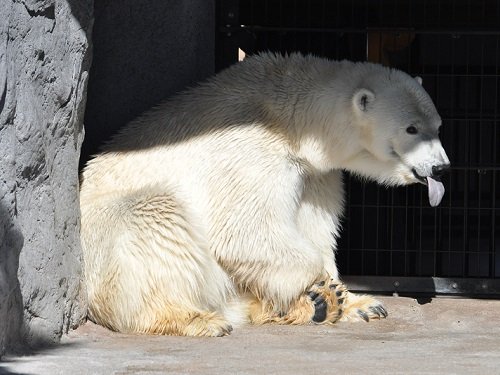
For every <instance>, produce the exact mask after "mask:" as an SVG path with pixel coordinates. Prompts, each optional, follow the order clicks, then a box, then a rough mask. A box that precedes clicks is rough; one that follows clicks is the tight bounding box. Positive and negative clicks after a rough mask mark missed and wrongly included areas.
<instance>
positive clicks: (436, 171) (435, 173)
mask: <svg viewBox="0 0 500 375" xmlns="http://www.w3.org/2000/svg"><path fill="white" fill-rule="evenodd" d="M449 170H450V164H441V165H434V166H433V167H432V177H441V176H442V175H443V174H444V173H446V172H448V171H449Z"/></svg>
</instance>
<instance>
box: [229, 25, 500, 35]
mask: <svg viewBox="0 0 500 375" xmlns="http://www.w3.org/2000/svg"><path fill="white" fill-rule="evenodd" d="M240 29H245V30H250V31H253V32H263V31H268V32H280V33H286V32H295V33H300V32H304V33H341V34H366V33H368V32H370V31H377V32H388V33H398V32H400V33H403V32H404V33H408V32H410V33H415V34H420V35H454V36H465V35H479V36H497V35H500V30H496V29H495V30H477V29H476V30H466V29H454V30H450V29H443V30H440V29H414V28H385V27H367V28H364V29H363V28H347V27H343V28H320V27H290V26H286V27H279V26H258V25H240V26H227V27H226V26H222V27H221V29H220V31H221V32H228V31H229V32H235V31H238V30H240Z"/></svg>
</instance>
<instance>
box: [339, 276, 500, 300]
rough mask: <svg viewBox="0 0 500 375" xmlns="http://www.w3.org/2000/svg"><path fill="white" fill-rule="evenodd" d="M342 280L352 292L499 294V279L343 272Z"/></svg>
mask: <svg viewBox="0 0 500 375" xmlns="http://www.w3.org/2000/svg"><path fill="white" fill-rule="evenodd" d="M342 280H343V282H344V283H345V284H346V285H347V287H348V288H349V290H351V291H353V292H371V293H374V292H375V293H377V292H378V293H398V294H405V293H407V294H411V293H424V294H431V295H439V294H445V295H463V296H490V297H499V296H500V279H484V278H478V279H473V278H444V277H394V276H345V277H342Z"/></svg>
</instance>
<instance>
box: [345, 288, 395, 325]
mask: <svg viewBox="0 0 500 375" xmlns="http://www.w3.org/2000/svg"><path fill="white" fill-rule="evenodd" d="M387 315H388V313H387V310H386V309H385V307H384V306H383V305H382V303H381V302H379V301H377V300H376V299H375V298H373V297H370V296H366V295H360V296H359V295H356V294H353V293H350V292H349V293H347V298H346V301H345V303H344V313H343V314H342V319H341V320H342V321H361V320H364V321H365V322H369V321H370V320H372V319H383V318H386V317H387Z"/></svg>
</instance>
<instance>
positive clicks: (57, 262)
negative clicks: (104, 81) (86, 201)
mask: <svg viewBox="0 0 500 375" xmlns="http://www.w3.org/2000/svg"><path fill="white" fill-rule="evenodd" d="M92 9H93V4H92V0H74V1H67V0H25V1H19V0H17V1H14V0H0V28H1V29H0V110H1V114H0V160H1V163H0V353H1V351H2V350H4V348H5V346H16V345H17V346H21V345H24V344H29V345H31V346H36V345H39V344H42V343H45V342H54V341H57V340H58V338H59V337H60V336H61V334H62V333H64V332H66V331H67V330H68V328H69V327H72V326H75V325H77V324H78V323H79V322H80V321H81V320H82V318H83V317H84V314H85V309H86V304H85V298H84V295H85V293H84V290H83V289H82V285H81V282H80V276H81V272H82V269H81V249H80V245H79V244H80V241H79V208H78V159H79V154H80V145H81V142H82V140H83V111H84V107H85V93H86V82H87V76H88V70H89V65H90V50H89V41H88V35H90V31H91V23H92Z"/></svg>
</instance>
